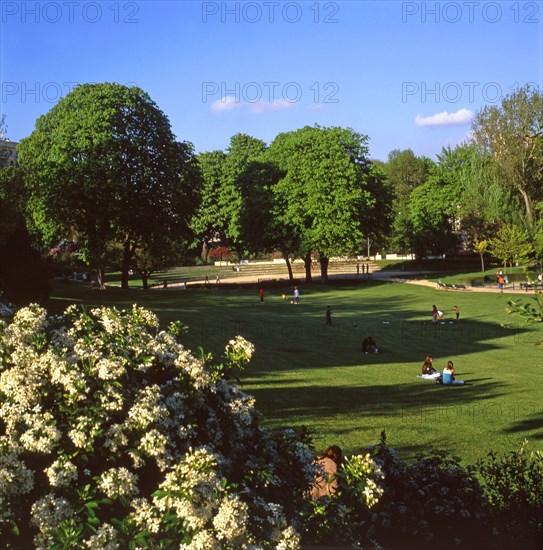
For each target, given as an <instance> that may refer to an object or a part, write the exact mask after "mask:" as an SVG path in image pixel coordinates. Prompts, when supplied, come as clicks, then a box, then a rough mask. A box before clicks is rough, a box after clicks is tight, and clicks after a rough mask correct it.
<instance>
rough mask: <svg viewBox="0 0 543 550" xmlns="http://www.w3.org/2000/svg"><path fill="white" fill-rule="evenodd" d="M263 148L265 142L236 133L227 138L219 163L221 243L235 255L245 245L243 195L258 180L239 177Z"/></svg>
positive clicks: (264, 148) (240, 254)
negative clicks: (221, 214)
mask: <svg viewBox="0 0 543 550" xmlns="http://www.w3.org/2000/svg"><path fill="white" fill-rule="evenodd" d="M265 150H266V144H265V143H264V142H263V141H261V140H260V139H257V138H254V137H252V136H249V135H247V134H236V135H234V136H232V138H231V139H230V146H229V147H228V150H227V154H226V160H225V162H224V165H223V168H224V169H223V174H222V186H221V193H220V195H219V207H220V209H221V211H222V213H223V215H224V216H225V226H224V236H225V241H226V242H225V244H226V245H227V246H230V247H232V248H234V249H235V250H236V252H237V254H238V257H239V259H241V256H242V254H243V252H244V250H245V248H246V243H244V241H243V227H242V224H241V218H242V216H243V210H244V196H247V194H250V193H251V192H252V189H251V188H252V187H253V186H255V187H258V186H259V185H261V183H262V182H260V181H259V180H258V178H257V179H254V180H250V179H247V177H245V178H244V179H243V182H242V177H243V176H244V175H245V176H246V175H247V174H246V172H245V170H246V168H247V166H248V165H249V164H250V163H251V162H253V161H255V160H258V159H259V157H260V156H261V155H262V154H263V153H264V151H265ZM242 187H243V188H242ZM256 192H258V191H256Z"/></svg>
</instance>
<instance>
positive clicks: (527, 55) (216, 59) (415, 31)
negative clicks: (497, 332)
mask: <svg viewBox="0 0 543 550" xmlns="http://www.w3.org/2000/svg"><path fill="white" fill-rule="evenodd" d="M0 10H1V19H0V47H1V51H0V81H1V112H2V113H4V114H6V117H7V118H6V122H7V127H8V128H7V137H9V138H10V139H11V140H12V141H18V140H20V139H21V138H23V137H25V136H27V135H29V134H30V133H31V132H32V130H33V128H34V125H35V121H36V119H37V118H38V117H39V116H40V115H42V114H44V113H46V112H47V111H48V110H49V109H51V107H52V106H53V105H54V104H55V103H56V102H57V101H58V100H59V99H60V98H61V97H62V96H64V95H66V93H68V92H69V91H70V89H72V87H73V86H74V85H75V84H77V83H79V84H82V83H86V82H118V83H121V84H130V85H137V86H139V87H140V88H142V89H143V90H145V91H146V92H147V93H149V95H150V96H151V97H152V99H153V100H154V101H155V102H156V103H157V104H158V106H159V107H160V108H161V109H162V110H163V111H164V112H165V113H166V115H167V116H168V117H169V119H170V122H171V124H172V128H173V131H174V133H175V134H176V136H177V138H178V139H180V140H184V141H191V142H192V143H193V144H194V146H195V148H196V151H198V152H200V151H209V150H213V149H226V148H227V147H228V143H229V140H230V137H231V136H232V135H234V134H235V133H237V132H243V133H248V134H251V135H253V136H254V137H257V138H260V139H262V140H264V141H266V142H267V143H269V142H271V141H272V140H273V138H274V137H275V136H276V135H277V134H278V133H280V132H284V131H289V130H294V129H296V128H300V127H302V126H305V125H313V124H320V125H322V126H335V125H338V126H348V127H351V128H353V129H354V130H356V131H357V132H360V133H362V134H366V135H368V136H369V138H370V141H369V143H370V153H371V156H372V157H373V158H378V159H382V160H386V157H387V154H388V153H389V152H390V151H391V150H392V149H398V148H399V149H406V148H411V149H413V150H414V151H415V153H417V154H419V155H427V156H430V157H434V156H435V154H437V153H439V152H440V150H441V148H442V147H443V146H447V145H451V146H454V145H456V144H457V143H459V142H461V141H462V140H463V139H464V138H465V137H466V135H467V134H468V132H469V128H470V118H471V116H472V115H473V113H475V112H477V110H479V109H481V108H482V107H483V106H484V105H485V104H499V102H500V98H501V97H503V96H504V95H506V94H508V93H510V92H511V91H512V90H514V89H515V87H518V85H519V84H520V85H523V84H525V83H533V84H535V85H537V86H539V87H540V89H541V86H542V84H543V38H542V37H543V0H532V1H522V0H519V1H507V0H506V1H499V2H496V1H494V2H486V1H484V0H478V1H473V2H469V1H466V0H461V1H458V2H455V1H446V2H437V1H427V2H415V1H353V0H350V1H345V2H341V1H322V2H317V1H315V0H309V1H299V0H298V1H292V2H282V1H279V0H270V1H266V0H263V1H259V2H256V1H253V2H242V1H238V2H193V1H185V0H178V1H176V0H170V1H152V2H150V1H149V2H147V1H144V2H138V1H132V2H130V1H122V0H121V1H109V0H106V1H100V2H97V1H95V2H87V1H83V0H77V1H76V0H74V1H69V0H60V1H58V2H57V1H43V2H37V1H27V2H18V1H9V0H4V1H3V2H2V3H1V4H0Z"/></svg>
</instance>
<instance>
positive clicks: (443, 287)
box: [437, 281, 466, 290]
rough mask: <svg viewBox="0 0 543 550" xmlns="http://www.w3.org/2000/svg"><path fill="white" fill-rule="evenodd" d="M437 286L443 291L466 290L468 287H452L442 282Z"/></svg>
mask: <svg viewBox="0 0 543 550" xmlns="http://www.w3.org/2000/svg"><path fill="white" fill-rule="evenodd" d="M437 286H438V288H441V289H442V290H466V285H452V284H449V283H442V282H441V281H438V283H437Z"/></svg>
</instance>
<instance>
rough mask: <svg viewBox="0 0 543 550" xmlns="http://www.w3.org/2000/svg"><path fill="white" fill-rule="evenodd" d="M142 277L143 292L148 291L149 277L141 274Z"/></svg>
mask: <svg viewBox="0 0 543 550" xmlns="http://www.w3.org/2000/svg"><path fill="white" fill-rule="evenodd" d="M140 275H141V284H142V286H143V290H147V289H148V288H149V275H147V273H140Z"/></svg>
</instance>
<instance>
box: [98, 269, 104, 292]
mask: <svg viewBox="0 0 543 550" xmlns="http://www.w3.org/2000/svg"><path fill="white" fill-rule="evenodd" d="M96 282H97V283H98V288H99V289H100V290H104V289H105V288H106V284H105V281H104V268H103V267H102V266H98V267H97V268H96Z"/></svg>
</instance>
